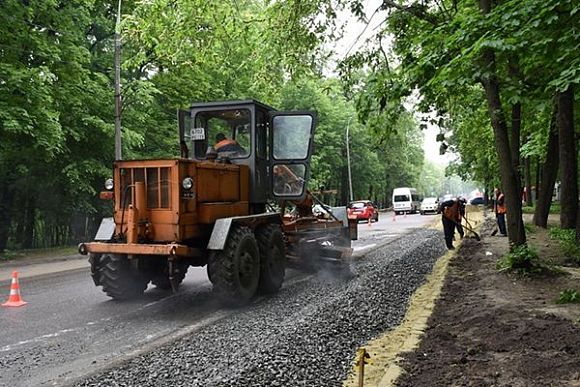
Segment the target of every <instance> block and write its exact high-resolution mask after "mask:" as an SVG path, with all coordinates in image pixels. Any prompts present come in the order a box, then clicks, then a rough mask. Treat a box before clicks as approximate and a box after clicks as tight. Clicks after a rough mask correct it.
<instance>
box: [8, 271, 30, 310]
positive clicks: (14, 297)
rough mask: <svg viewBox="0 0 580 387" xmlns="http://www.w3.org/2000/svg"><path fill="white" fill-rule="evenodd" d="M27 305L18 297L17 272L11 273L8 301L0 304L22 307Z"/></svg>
mask: <svg viewBox="0 0 580 387" xmlns="http://www.w3.org/2000/svg"><path fill="white" fill-rule="evenodd" d="M26 304H28V303H27V302H26V301H24V300H23V299H22V297H20V286H18V272H16V271H13V272H12V284H11V285H10V296H9V297H8V301H6V302H5V303H3V304H2V306H22V305H26Z"/></svg>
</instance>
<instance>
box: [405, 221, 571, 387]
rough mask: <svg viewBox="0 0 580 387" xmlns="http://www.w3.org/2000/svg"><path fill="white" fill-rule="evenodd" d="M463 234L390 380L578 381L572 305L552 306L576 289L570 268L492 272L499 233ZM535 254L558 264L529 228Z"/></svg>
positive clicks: (555, 250)
mask: <svg viewBox="0 0 580 387" xmlns="http://www.w3.org/2000/svg"><path fill="white" fill-rule="evenodd" d="M492 229H493V221H488V223H487V224H486V225H485V226H484V229H483V231H482V233H481V234H482V237H483V239H482V241H481V242H477V241H475V240H474V239H466V240H465V241H464V242H463V244H462V246H461V248H460V250H459V252H458V255H457V256H456V257H455V258H453V259H452V261H451V262H450V264H449V273H448V275H447V278H446V281H445V284H444V286H443V290H442V293H441V297H440V299H439V300H438V301H437V304H436V306H435V310H434V312H433V314H432V316H431V317H430V320H429V323H428V328H427V329H426V330H425V334H424V336H423V338H422V340H421V343H420V345H419V347H418V348H417V349H416V350H415V351H413V352H410V353H405V354H403V356H402V359H401V360H400V362H399V365H400V366H401V367H402V368H403V369H404V371H405V372H404V374H403V375H402V376H401V377H400V378H399V379H398V380H397V382H396V385H398V386H514V387H515V386H580V304H556V300H557V299H558V296H559V293H560V292H561V291H563V290H564V289H567V288H573V289H576V290H580V271H579V269H578V268H568V267H564V268H563V270H564V271H565V274H561V275H556V274H544V275H541V276H535V277H522V276H516V275H510V274H505V273H499V272H498V271H497V269H496V262H497V260H498V258H500V257H501V256H502V255H503V254H505V253H506V252H507V250H508V241H507V238H505V237H492V236H490V234H491V231H492ZM528 241H529V243H530V245H532V246H534V247H535V248H536V249H537V251H538V252H539V255H540V258H541V259H542V260H544V261H546V262H551V263H553V264H558V265H559V264H565V263H566V258H565V257H563V256H562V254H561V253H560V249H559V245H558V242H557V241H553V240H550V238H549V236H548V233H547V231H546V230H542V229H534V230H533V232H531V233H528Z"/></svg>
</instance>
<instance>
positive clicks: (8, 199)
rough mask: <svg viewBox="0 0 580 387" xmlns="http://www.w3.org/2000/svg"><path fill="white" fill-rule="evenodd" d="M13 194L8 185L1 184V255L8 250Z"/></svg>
mask: <svg viewBox="0 0 580 387" xmlns="http://www.w3.org/2000/svg"><path fill="white" fill-rule="evenodd" d="M12 198H13V196H12V193H11V192H10V191H9V190H8V188H7V187H6V184H0V253H3V252H4V251H5V250H6V245H7V244H8V236H9V232H10V224H11V222H12Z"/></svg>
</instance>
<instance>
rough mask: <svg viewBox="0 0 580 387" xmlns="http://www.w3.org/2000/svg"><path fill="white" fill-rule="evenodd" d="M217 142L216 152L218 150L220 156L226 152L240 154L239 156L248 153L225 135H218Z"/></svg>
mask: <svg viewBox="0 0 580 387" xmlns="http://www.w3.org/2000/svg"><path fill="white" fill-rule="evenodd" d="M215 141H216V144H215V150H216V152H218V154H220V153H224V152H228V153H229V152H232V153H239V154H245V153H246V151H245V150H244V148H242V147H241V146H240V144H238V142H237V141H236V140H230V139H229V138H227V137H226V136H225V134H223V133H218V134H217V135H216V136H215Z"/></svg>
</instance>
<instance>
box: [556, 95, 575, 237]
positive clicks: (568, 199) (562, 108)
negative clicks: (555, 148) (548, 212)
mask: <svg viewBox="0 0 580 387" xmlns="http://www.w3.org/2000/svg"><path fill="white" fill-rule="evenodd" d="M558 131H559V135H560V181H561V185H560V206H561V207H560V208H561V209H560V227H561V228H565V229H573V228H576V214H577V212H578V152H577V149H576V148H577V147H576V136H575V133H574V89H573V88H572V85H570V86H568V89H567V90H566V91H565V92H563V93H560V94H559V95H558Z"/></svg>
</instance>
